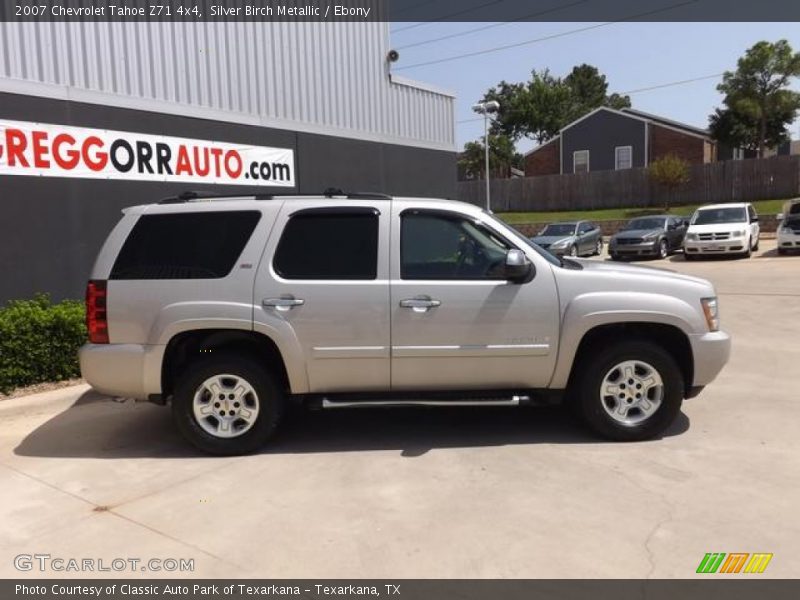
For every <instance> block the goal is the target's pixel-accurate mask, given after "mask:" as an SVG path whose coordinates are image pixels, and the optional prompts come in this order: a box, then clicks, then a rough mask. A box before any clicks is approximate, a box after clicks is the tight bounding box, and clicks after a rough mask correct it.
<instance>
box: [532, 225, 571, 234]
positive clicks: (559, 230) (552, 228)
mask: <svg viewBox="0 0 800 600" xmlns="http://www.w3.org/2000/svg"><path fill="white" fill-rule="evenodd" d="M574 233H575V223H553V224H551V225H548V226H547V227H545V228H544V229H542V233H541V234H539V235H573V234H574Z"/></svg>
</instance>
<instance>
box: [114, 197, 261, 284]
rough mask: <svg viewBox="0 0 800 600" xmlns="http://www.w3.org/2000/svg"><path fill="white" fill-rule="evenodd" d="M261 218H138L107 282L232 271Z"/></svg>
mask: <svg viewBox="0 0 800 600" xmlns="http://www.w3.org/2000/svg"><path fill="white" fill-rule="evenodd" d="M260 217H261V213H260V212H258V211H229V212H202V213H173V214H162V215H142V216H141V217H139V220H138V221H137V222H136V225H134V227H133V230H132V231H131V233H130V235H129V236H128V239H127V240H125V244H124V245H123V246H122V250H121V251H120V253H119V256H118V257H117V260H116V262H115V263H114V268H113V269H112V270H111V279H218V278H220V277H225V276H226V275H228V273H230V272H231V269H233V265H234V264H236V259H238V258H239V255H240V254H241V253H242V250H243V249H244V247H245V244H247V241H248V240H249V239H250V236H251V235H252V233H253V230H254V229H255V227H256V223H258V220H259V218H260Z"/></svg>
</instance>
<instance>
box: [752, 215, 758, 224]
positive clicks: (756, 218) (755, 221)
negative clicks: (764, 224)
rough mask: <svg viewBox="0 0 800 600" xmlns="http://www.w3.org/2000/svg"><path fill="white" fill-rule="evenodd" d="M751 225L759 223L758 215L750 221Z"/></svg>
mask: <svg viewBox="0 0 800 600" xmlns="http://www.w3.org/2000/svg"><path fill="white" fill-rule="evenodd" d="M750 222H751V223H758V215H754V216H753V218H752V219H750Z"/></svg>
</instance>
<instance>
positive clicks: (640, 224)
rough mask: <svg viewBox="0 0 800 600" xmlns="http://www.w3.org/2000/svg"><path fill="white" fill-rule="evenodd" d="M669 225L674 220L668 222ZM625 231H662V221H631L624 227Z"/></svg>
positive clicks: (649, 219) (647, 219)
mask: <svg viewBox="0 0 800 600" xmlns="http://www.w3.org/2000/svg"><path fill="white" fill-rule="evenodd" d="M670 222H671V223H672V222H674V220H671V221H670ZM625 229H628V230H633V229H664V219H660V218H644V219H633V220H631V221H629V222H628V224H627V225H625Z"/></svg>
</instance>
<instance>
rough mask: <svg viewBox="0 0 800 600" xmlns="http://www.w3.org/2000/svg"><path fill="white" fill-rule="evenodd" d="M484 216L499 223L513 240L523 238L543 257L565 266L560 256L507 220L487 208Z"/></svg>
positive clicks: (551, 262) (552, 262)
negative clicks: (532, 239) (526, 235)
mask: <svg viewBox="0 0 800 600" xmlns="http://www.w3.org/2000/svg"><path fill="white" fill-rule="evenodd" d="M483 216H484V219H486V220H488V221H491V222H492V223H494V224H495V225H497V226H498V227H499V228H500V230H501V231H505V232H506V233H508V234H510V237H511V238H512V239H513V240H515V241H516V240H522V241H523V242H525V243H526V244H527V245H528V246H530V247H531V248H533V249H534V250H535V251H536V252H538V253H539V254H540V255H541V256H542V258H544V259H545V260H546V261H547V262H549V263H550V264H552V265H556V266H557V267H563V266H564V263H563V262H562V260H561V259H560V258H558V257H557V256H554V255H553V254H550V253H549V252H548V251H547V250H545V249H544V248H542V247H541V246H537V245H536V244H535V243H533V242H532V241H531V240H529V239H528V238H526V237H525V236H524V235H521V234H520V232H519V231H517V230H516V229H514V228H513V227H511V225H509V224H508V223H506V222H505V221H502V220H500V219H498V218H497V217H495V216H494V215H493V214H492V213H489V212H486V211H485V210H484V211H483Z"/></svg>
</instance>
